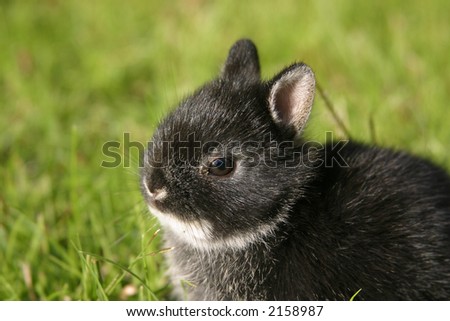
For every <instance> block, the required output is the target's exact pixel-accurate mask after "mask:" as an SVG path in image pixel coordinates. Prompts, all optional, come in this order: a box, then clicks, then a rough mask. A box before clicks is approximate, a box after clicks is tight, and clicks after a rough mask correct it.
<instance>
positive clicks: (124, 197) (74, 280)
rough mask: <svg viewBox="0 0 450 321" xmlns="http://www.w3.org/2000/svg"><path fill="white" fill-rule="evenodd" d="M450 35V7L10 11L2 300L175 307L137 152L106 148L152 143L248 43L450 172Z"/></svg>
mask: <svg viewBox="0 0 450 321" xmlns="http://www.w3.org/2000/svg"><path fill="white" fill-rule="evenodd" d="M449 32H450V2H449V1H447V0H432V1H426V2H424V1H420V0H414V1H407V2H406V1H344V0H337V1H325V0H310V1H294V0H291V1H290V0H286V1H285V0H279V1H276V2H275V1H231V0H230V1H202V0H189V1H137V0H132V1H126V2H125V1H118V0H113V1H92V2H88V1H85V2H82V1H75V0H64V1H62V0H45V1H32V0H22V1H12V0H11V1H5V0H3V1H0V110H1V113H0V128H1V135H0V166H1V167H0V262H1V264H0V299H2V300H37V299H39V300H97V299H100V300H106V299H112V300H122V299H142V300H144V299H145V300H151V299H156V298H158V299H167V298H168V287H167V280H166V278H165V277H164V269H165V267H164V260H163V259H164V255H163V254H156V253H155V251H158V249H159V247H160V242H159V240H160V236H156V237H155V238H153V233H154V232H155V231H156V229H157V226H156V224H157V222H156V221H155V220H153V219H151V218H150V216H149V215H148V214H147V212H146V209H145V205H144V203H143V201H142V199H141V196H140V192H139V185H138V168H137V167H138V166H137V152H136V151H133V152H132V154H131V157H132V160H133V161H132V165H131V166H130V167H129V168H124V167H123V166H119V167H118V168H114V169H107V168H102V167H101V166H100V164H101V162H102V161H103V160H105V156H103V154H102V150H101V147H102V145H103V144H104V143H105V142H107V141H122V139H123V133H130V138H131V139H132V140H135V141H140V142H142V143H145V142H146V140H147V139H148V138H149V137H150V136H151V133H152V131H153V129H154V128H155V126H156V124H157V121H158V119H160V118H161V117H162V116H163V115H164V113H165V112H166V111H167V110H168V109H169V108H171V107H173V106H174V105H176V103H177V101H178V100H179V99H180V98H182V97H183V96H184V95H186V94H188V93H189V92H190V91H191V90H193V89H195V88H197V87H198V86H199V85H200V84H202V83H203V82H205V81H207V80H208V79H211V78H212V77H214V76H215V75H216V74H217V72H218V71H219V70H220V66H221V64H222V63H223V61H224V59H225V57H226V54H227V51H228V49H229V47H230V46H231V45H232V43H233V42H234V41H235V40H237V39H238V38H241V37H249V38H252V39H253V40H254V41H255V42H256V44H257V46H258V49H259V53H260V58H261V64H262V73H263V75H264V76H265V78H269V77H271V76H272V75H273V74H274V73H276V72H277V71H278V70H279V69H281V68H282V67H284V66H285V65H287V64H290V63H291V62H293V61H296V60H298V61H300V60H302V61H305V62H307V63H308V64H309V65H310V66H311V67H312V68H313V69H314V71H315V73H316V76H317V79H318V82H319V83H320V85H321V86H322V87H323V88H324V90H325V91H326V92H327V95H328V96H329V98H330V99H331V101H332V102H333V104H334V106H335V109H336V112H337V113H338V114H339V116H340V118H342V119H343V121H344V122H345V124H346V126H347V127H348V128H349V130H350V132H351V135H352V137H354V138H356V139H358V140H361V141H364V142H374V141H376V142H377V143H378V144H381V145H384V146H390V147H394V148H402V149H406V150H408V151H411V152H413V153H415V154H417V155H421V156H424V157H427V158H430V159H432V160H433V161H434V162H436V163H437V164H440V165H442V166H444V167H446V168H447V169H450V157H449V154H448V151H447V150H448V147H449V142H450V130H449V127H448V124H449V120H450V111H449V101H450V94H449V93H450V76H449V75H450V67H449V63H448V62H449V61H448V60H449V54H450V37H449ZM370 123H372V124H373V126H372V129H370V125H369V124H370ZM328 130H333V131H334V132H335V133H336V136H339V137H342V136H343V133H342V132H341V130H340V128H339V127H338V126H337V124H336V121H335V120H334V119H333V117H332V116H331V114H330V112H329V111H328V110H327V109H326V108H325V105H324V103H323V100H322V99H321V98H320V97H317V98H316V103H315V107H314V111H313V115H312V118H311V120H310V124H309V127H308V129H307V132H306V135H307V136H308V137H309V138H311V139H315V140H319V141H323V140H324V139H325V134H324V132H325V131H328ZM88 253H90V254H88Z"/></svg>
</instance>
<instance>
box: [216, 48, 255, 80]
mask: <svg viewBox="0 0 450 321" xmlns="http://www.w3.org/2000/svg"><path fill="white" fill-rule="evenodd" d="M221 78H222V79H225V80H227V81H231V82H233V83H236V84H241V83H242V82H247V83H254V82H258V81H260V78H261V72H260V67H259V58H258V51H257V50H256V46H255V44H254V43H253V42H252V41H251V40H249V39H241V40H238V41H237V42H236V43H235V44H234V45H233V46H232V47H231V49H230V52H229V53H228V58H227V60H226V62H225V64H224V66H223V69H222V73H221Z"/></svg>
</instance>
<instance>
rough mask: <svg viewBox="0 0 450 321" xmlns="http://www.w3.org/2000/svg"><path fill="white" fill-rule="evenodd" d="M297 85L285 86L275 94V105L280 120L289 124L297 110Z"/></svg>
mask: <svg viewBox="0 0 450 321" xmlns="http://www.w3.org/2000/svg"><path fill="white" fill-rule="evenodd" d="M294 87H296V86H295V84H292V83H291V84H284V87H282V88H279V90H277V93H276V94H275V105H276V111H277V114H278V117H280V120H281V121H282V122H283V123H285V124H288V123H290V122H291V121H292V118H293V115H294V113H295V108H296V106H297V104H298V97H296V96H298V95H296V94H295V88H294Z"/></svg>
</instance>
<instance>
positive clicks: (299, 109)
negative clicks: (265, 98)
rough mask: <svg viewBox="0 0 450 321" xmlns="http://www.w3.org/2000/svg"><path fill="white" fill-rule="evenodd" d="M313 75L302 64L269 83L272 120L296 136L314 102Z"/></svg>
mask: <svg viewBox="0 0 450 321" xmlns="http://www.w3.org/2000/svg"><path fill="white" fill-rule="evenodd" d="M314 91H315V79H314V73H313V71H312V70H311V68H309V67H308V66H307V65H305V64H303V63H298V64H294V65H292V66H290V67H288V68H286V69H284V70H283V71H281V72H280V73H279V74H278V75H277V76H275V77H274V78H273V79H272V81H271V86H270V94H269V107H270V112H271V114H272V118H273V119H274V120H275V122H276V123H278V124H279V125H281V126H283V127H288V128H292V129H294V131H295V132H296V134H297V135H299V134H300V133H301V132H302V129H303V127H304V126H305V124H306V122H307V120H308V118H309V114H310V113H311V108H312V105H313V101H314Z"/></svg>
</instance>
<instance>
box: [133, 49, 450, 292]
mask: <svg viewBox="0 0 450 321" xmlns="http://www.w3.org/2000/svg"><path fill="white" fill-rule="evenodd" d="M314 90H315V79H314V74H313V72H312V71H311V69H310V68H309V67H308V66H307V65H305V64H303V63H296V64H293V65H291V66H290V67H288V68H286V69H284V70H282V71H281V72H280V73H279V74H278V75H276V76H275V77H274V78H273V79H271V80H269V81H261V79H260V67H259V60H258V55H257V51H256V48H255V46H254V44H253V43H252V42H251V41H250V40H240V41H238V42H236V43H235V44H234V46H233V47H232V48H231V50H230V52H229V56H228V58H227V60H226V63H225V65H224V67H223V70H222V72H221V73H220V75H219V76H218V78H216V79H214V80H212V81H211V82H209V83H207V84H205V85H204V86H203V87H201V88H200V89H199V90H197V91H196V92H195V93H194V94H193V95H192V96H190V97H188V98H187V99H185V100H184V101H183V102H182V103H181V104H180V106H179V107H178V108H177V109H175V110H174V111H173V112H172V113H171V114H170V115H169V116H168V117H167V118H166V119H164V120H163V121H162V122H161V124H160V125H159V127H158V129H157V130H156V132H155V133H154V136H153V139H152V141H151V143H149V148H148V150H147V152H146V153H145V157H144V168H143V169H142V176H141V186H142V192H143V195H144V197H145V199H146V202H147V203H148V205H149V208H150V211H151V212H152V213H153V214H154V215H155V216H156V217H158V219H159V220H160V222H161V224H162V226H163V230H164V234H165V241H166V244H167V245H168V246H171V247H172V246H173V247H174V249H173V251H171V252H169V253H168V259H169V260H168V265H169V272H170V276H171V278H172V281H173V283H174V285H175V288H176V289H177V291H176V293H178V294H179V295H181V296H180V297H182V295H183V293H184V294H187V298H188V299H190V300H349V299H350V298H351V297H352V295H353V294H355V292H357V291H358V290H359V289H361V291H360V293H359V294H358V295H357V297H356V298H357V299H364V300H449V299H450V178H449V176H448V175H447V174H446V173H445V172H444V171H443V170H442V169H440V168H438V167H436V166H434V165H432V164H431V163H429V162H428V161H426V160H423V159H420V158H417V157H413V156H409V155H407V154H405V153H402V152H395V151H391V150H388V149H381V148H377V147H370V146H365V145H362V144H359V143H354V142H347V143H346V142H337V143H336V142H328V143H327V144H325V145H323V146H322V145H321V144H319V143H310V142H308V143H307V142H305V141H304V140H303V139H302V137H301V133H302V129H303V127H304V126H305V124H306V122H307V120H308V116H309V114H310V111H311V107H312V104H313V98H314ZM182 280H186V281H189V282H190V283H192V284H193V286H189V287H187V288H184V289H182V288H181V286H180V283H181V281H182Z"/></svg>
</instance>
